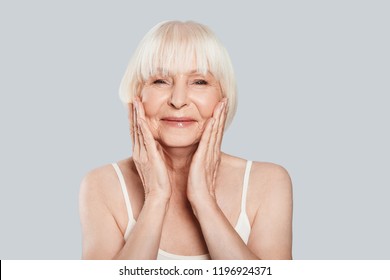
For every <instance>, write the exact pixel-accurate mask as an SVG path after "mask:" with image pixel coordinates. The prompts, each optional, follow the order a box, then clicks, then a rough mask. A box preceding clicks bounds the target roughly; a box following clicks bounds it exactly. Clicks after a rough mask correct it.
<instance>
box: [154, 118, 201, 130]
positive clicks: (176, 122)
mask: <svg viewBox="0 0 390 280" xmlns="http://www.w3.org/2000/svg"><path fill="white" fill-rule="evenodd" d="M161 120H162V121H163V123H165V124H166V125H168V126H170V127H175V128H186V127H189V126H192V125H193V124H195V123H196V120H195V119H193V118H189V117H165V118H162V119H161Z"/></svg>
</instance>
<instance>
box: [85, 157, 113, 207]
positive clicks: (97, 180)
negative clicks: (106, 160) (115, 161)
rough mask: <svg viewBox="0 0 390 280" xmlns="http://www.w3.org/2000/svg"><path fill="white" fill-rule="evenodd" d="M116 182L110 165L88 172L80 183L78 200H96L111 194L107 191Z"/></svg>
mask: <svg viewBox="0 0 390 280" xmlns="http://www.w3.org/2000/svg"><path fill="white" fill-rule="evenodd" d="M116 181H117V175H116V173H115V170H114V168H113V166H112V165H111V164H107V165H104V166H101V167H98V168H95V169H93V170H91V171H89V172H88V173H87V174H86V175H85V176H84V178H83V180H82V181H81V186H80V198H82V197H85V198H89V199H93V200H96V199H98V198H100V199H103V200H105V199H104V198H105V197H106V196H107V195H108V194H109V193H111V192H110V191H109V189H112V187H111V188H110V186H112V185H113V184H114V183H115V182H116Z"/></svg>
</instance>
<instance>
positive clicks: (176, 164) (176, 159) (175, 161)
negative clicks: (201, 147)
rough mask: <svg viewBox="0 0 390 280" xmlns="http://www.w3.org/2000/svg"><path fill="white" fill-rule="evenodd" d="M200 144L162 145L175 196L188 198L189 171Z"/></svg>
mask: <svg viewBox="0 0 390 280" xmlns="http://www.w3.org/2000/svg"><path fill="white" fill-rule="evenodd" d="M197 148H198V145H193V146H189V147H180V148H176V147H174V148H173V147H166V146H162V151H163V159H164V161H165V165H166V167H167V169H168V174H169V177H170V179H171V184H172V194H173V195H174V196H178V197H182V198H186V197H187V196H186V191H187V181H188V173H189V169H190V165H191V161H192V157H193V156H194V154H195V152H196V150H197Z"/></svg>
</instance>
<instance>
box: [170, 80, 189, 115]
mask: <svg viewBox="0 0 390 280" xmlns="http://www.w3.org/2000/svg"><path fill="white" fill-rule="evenodd" d="M168 102H169V105H170V106H172V107H174V108H175V109H181V108H183V107H185V106H186V105H188V104H189V100H188V88H187V85H186V83H184V82H176V83H175V85H174V87H173V88H172V93H171V96H170V98H169V100H168Z"/></svg>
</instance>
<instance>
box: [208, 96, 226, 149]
mask: <svg viewBox="0 0 390 280" xmlns="http://www.w3.org/2000/svg"><path fill="white" fill-rule="evenodd" d="M224 101H225V99H223V100H222V101H220V102H219V103H218V105H217V106H216V108H215V110H214V114H213V117H214V118H215V125H214V127H213V131H212V135H211V140H210V148H211V149H210V150H212V151H215V148H216V147H217V140H218V128H219V127H220V124H221V115H222V112H223V110H224V106H225V103H224Z"/></svg>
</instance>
